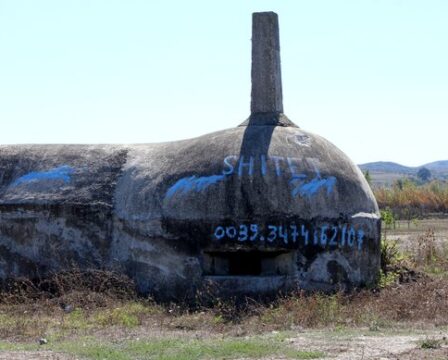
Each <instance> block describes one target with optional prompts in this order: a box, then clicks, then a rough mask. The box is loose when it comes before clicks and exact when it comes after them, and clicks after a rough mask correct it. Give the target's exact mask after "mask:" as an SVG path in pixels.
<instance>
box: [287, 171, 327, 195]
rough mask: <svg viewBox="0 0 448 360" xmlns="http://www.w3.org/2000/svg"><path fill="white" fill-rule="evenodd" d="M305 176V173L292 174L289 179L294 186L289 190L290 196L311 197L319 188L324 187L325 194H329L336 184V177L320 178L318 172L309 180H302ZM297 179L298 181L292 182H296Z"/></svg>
mask: <svg viewBox="0 0 448 360" xmlns="http://www.w3.org/2000/svg"><path fill="white" fill-rule="evenodd" d="M305 177H306V175H303V174H299V175H296V176H294V177H293V178H292V179H291V180H290V183H292V184H293V185H294V186H295V188H294V189H292V191H291V195H292V196H297V195H300V196H302V197H304V196H306V197H311V196H314V195H316V194H317V192H318V191H319V190H320V189H321V188H326V189H327V195H330V194H331V193H332V192H333V189H334V186H335V185H336V178H335V177H334V176H330V177H328V178H321V177H320V175H319V174H318V176H316V177H315V178H314V179H312V180H311V181H308V182H303V179H304V178H305ZM297 181H299V183H298V184H297V185H295V184H294V183H297Z"/></svg>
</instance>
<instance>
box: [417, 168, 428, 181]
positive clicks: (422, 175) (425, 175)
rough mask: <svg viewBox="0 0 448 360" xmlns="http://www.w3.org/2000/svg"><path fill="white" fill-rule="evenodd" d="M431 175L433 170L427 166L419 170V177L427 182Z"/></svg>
mask: <svg viewBox="0 0 448 360" xmlns="http://www.w3.org/2000/svg"><path fill="white" fill-rule="evenodd" d="M431 175H432V174H431V171H429V170H428V169H427V168H425V167H422V168H420V169H419V170H418V172H417V177H418V178H419V179H420V180H421V181H423V182H427V181H428V180H429V179H431Z"/></svg>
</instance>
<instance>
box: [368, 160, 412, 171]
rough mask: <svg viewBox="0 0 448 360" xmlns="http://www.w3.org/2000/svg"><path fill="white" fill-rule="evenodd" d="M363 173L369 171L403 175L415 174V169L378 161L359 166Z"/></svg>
mask: <svg viewBox="0 0 448 360" xmlns="http://www.w3.org/2000/svg"><path fill="white" fill-rule="evenodd" d="M359 167H360V168H361V170H362V171H366V170H369V171H370V172H391V173H402V174H411V173H413V172H414V168H412V167H408V166H404V165H400V164H397V163H394V162H389V161H377V162H371V163H367V164H361V165H359Z"/></svg>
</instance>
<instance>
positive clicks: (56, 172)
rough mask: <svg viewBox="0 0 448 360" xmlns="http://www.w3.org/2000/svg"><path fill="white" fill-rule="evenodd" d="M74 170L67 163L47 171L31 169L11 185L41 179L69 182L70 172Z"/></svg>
mask: <svg viewBox="0 0 448 360" xmlns="http://www.w3.org/2000/svg"><path fill="white" fill-rule="evenodd" d="M73 172H74V170H73V168H71V167H70V166H68V165H62V166H59V167H56V168H53V169H50V170H48V171H33V172H30V173H28V174H25V175H23V176H21V177H19V178H18V179H17V180H16V181H14V183H13V184H12V185H13V186H18V185H21V184H24V183H28V182H34V181H41V180H62V181H63V182H65V183H68V182H70V180H71V176H70V175H71V174H72V173H73Z"/></svg>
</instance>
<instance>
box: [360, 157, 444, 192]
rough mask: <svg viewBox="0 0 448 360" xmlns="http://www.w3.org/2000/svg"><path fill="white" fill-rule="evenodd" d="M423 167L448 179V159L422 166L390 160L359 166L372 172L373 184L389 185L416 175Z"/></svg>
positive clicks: (437, 176)
mask: <svg viewBox="0 0 448 360" xmlns="http://www.w3.org/2000/svg"><path fill="white" fill-rule="evenodd" d="M422 167H425V168H427V169H428V170H429V171H431V173H432V177H433V178H436V179H448V160H440V161H434V162H431V163H428V164H424V165H421V166H416V167H410V166H404V165H401V164H397V163H394V162H389V161H377V162H371V163H366V164H360V165H359V168H360V169H361V170H362V171H363V172H366V171H367V170H368V171H369V173H370V176H371V178H372V185H373V186H388V185H391V184H393V182H394V181H396V180H398V179H400V178H403V177H416V176H417V172H418V170H419V169H421V168H422Z"/></svg>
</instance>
